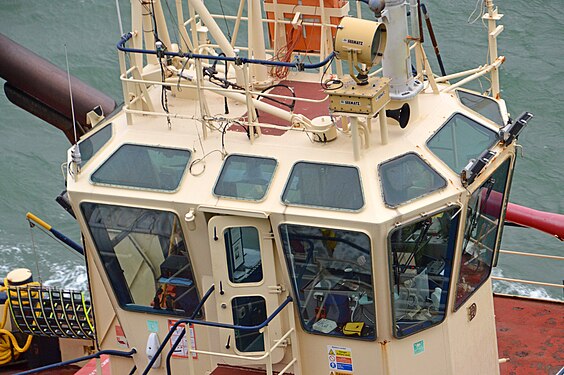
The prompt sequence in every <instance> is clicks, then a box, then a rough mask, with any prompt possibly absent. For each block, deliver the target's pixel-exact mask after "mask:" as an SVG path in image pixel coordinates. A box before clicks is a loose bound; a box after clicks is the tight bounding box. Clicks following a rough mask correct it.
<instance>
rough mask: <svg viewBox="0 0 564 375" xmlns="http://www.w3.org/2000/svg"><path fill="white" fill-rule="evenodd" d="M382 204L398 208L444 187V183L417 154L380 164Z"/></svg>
mask: <svg viewBox="0 0 564 375" xmlns="http://www.w3.org/2000/svg"><path fill="white" fill-rule="evenodd" d="M379 172H380V183H381V184H382V193H383V194H384V202H385V203H386V204H387V205H388V206H392V207H395V206H398V205H400V204H402V203H405V202H407V201H410V200H412V199H415V198H418V197H421V196H423V195H426V194H429V193H430V192H432V191H435V190H438V189H441V188H443V187H445V186H446V181H445V179H444V178H442V177H441V176H440V175H439V174H438V173H437V172H436V171H435V170H433V169H432V168H431V167H430V166H429V165H428V164H427V163H425V162H424V161H423V159H421V158H420V157H419V155H417V154H406V155H403V156H400V157H399V158H396V159H393V160H389V161H387V162H384V163H382V164H380V167H379Z"/></svg>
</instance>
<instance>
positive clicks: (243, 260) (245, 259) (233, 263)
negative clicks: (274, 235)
mask: <svg viewBox="0 0 564 375" xmlns="http://www.w3.org/2000/svg"><path fill="white" fill-rule="evenodd" d="M223 236H224V238H225V251H226V253H227V266H228V272H229V280H231V282H232V283H237V284H240V283H256V282H259V281H261V280H262V260H261V257H260V240H259V233H258V230H257V228H255V227H233V228H227V229H226V230H225V232H224V233H223Z"/></svg>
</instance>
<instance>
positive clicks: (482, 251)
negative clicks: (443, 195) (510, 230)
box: [455, 159, 510, 310]
mask: <svg viewBox="0 0 564 375" xmlns="http://www.w3.org/2000/svg"><path fill="white" fill-rule="evenodd" d="M509 166H510V160H509V159H507V160H506V161H505V162H504V163H503V164H502V165H501V166H500V167H499V168H498V169H497V170H496V171H495V172H494V173H493V174H492V175H491V176H490V178H488V179H487V180H486V182H484V183H483V184H482V186H480V187H479V188H478V189H476V191H475V192H474V193H473V194H472V196H471V197H470V200H469V202H468V208H467V212H466V223H465V226H464V240H463V242H462V257H461V263H460V272H459V275H458V284H457V287H456V303H455V310H457V309H458V308H459V307H460V306H461V305H462V304H463V303H464V302H465V301H466V300H468V298H470V296H471V295H472V294H473V293H474V292H475V291H476V290H477V289H478V288H479V287H480V286H481V285H482V284H483V283H484V282H485V281H486V280H487V279H488V277H489V276H490V273H491V270H492V263H493V257H494V254H495V252H496V251H497V250H498V246H499V238H500V236H499V235H498V232H499V230H500V227H501V226H502V225H503V217H504V216H505V212H504V211H503V207H504V202H505V193H506V190H507V185H508V184H507V180H508V174H509Z"/></svg>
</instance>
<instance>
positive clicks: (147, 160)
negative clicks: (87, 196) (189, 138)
mask: <svg viewBox="0 0 564 375" xmlns="http://www.w3.org/2000/svg"><path fill="white" fill-rule="evenodd" d="M188 160H190V151H188V150H179V149H173V148H164V147H152V146H143V145H130V144H127V145H123V146H121V147H120V148H119V149H118V150H117V151H116V152H115V153H113V154H112V156H110V157H109V159H108V160H106V162H105V163H104V164H102V166H101V167H100V168H98V170H97V171H96V172H94V173H93V174H92V177H91V180H92V182H95V183H101V184H110V185H118V186H126V187H135V188H141V189H155V190H167V191H173V190H176V189H177V188H178V185H179V184H180V180H181V179H182V176H183V175H184V171H185V170H186V165H187V164H188Z"/></svg>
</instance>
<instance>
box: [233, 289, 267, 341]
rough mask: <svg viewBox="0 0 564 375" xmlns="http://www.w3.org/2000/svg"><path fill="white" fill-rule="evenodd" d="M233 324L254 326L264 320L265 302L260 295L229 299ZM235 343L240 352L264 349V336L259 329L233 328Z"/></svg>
mask: <svg viewBox="0 0 564 375" xmlns="http://www.w3.org/2000/svg"><path fill="white" fill-rule="evenodd" d="M231 307H232V309H233V324H235V325H240V326H256V325H259V324H261V323H262V322H264V321H265V320H266V302H265V300H264V298H263V297H260V296H245V297H235V298H233V300H231ZM235 345H236V346H237V350H239V351H240V352H262V351H264V336H263V334H262V333H260V332H259V331H247V330H242V329H236V330H235Z"/></svg>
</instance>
